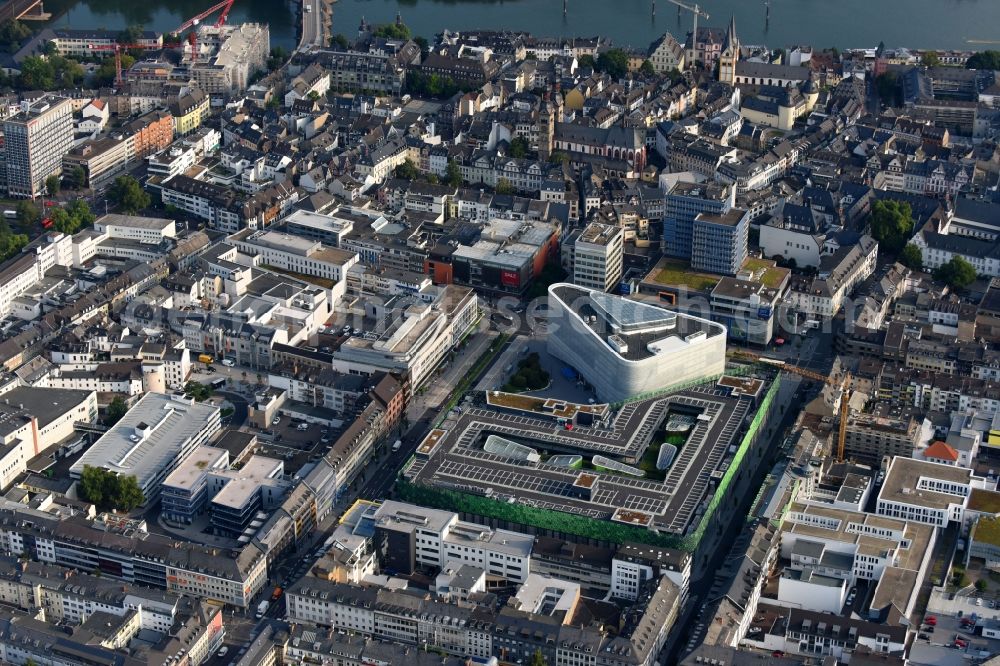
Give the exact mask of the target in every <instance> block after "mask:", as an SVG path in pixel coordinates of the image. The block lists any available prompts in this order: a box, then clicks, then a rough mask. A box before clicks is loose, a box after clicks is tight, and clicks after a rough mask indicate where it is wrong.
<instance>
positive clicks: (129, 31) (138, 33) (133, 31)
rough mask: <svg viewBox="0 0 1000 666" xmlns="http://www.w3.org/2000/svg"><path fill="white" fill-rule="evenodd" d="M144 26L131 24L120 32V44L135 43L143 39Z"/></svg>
mask: <svg viewBox="0 0 1000 666" xmlns="http://www.w3.org/2000/svg"><path fill="white" fill-rule="evenodd" d="M142 32H143V31H142V26H141V25H130V26H129V27H127V28H125V29H124V30H122V31H121V32H120V33H118V43H119V44H135V43H137V42H138V41H139V40H140V39H142Z"/></svg>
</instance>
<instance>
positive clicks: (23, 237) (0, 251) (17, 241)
mask: <svg viewBox="0 0 1000 666" xmlns="http://www.w3.org/2000/svg"><path fill="white" fill-rule="evenodd" d="M27 244H28V235H27V234H12V233H10V231H5V232H4V233H0V261H6V260H8V259H10V258H11V257H13V256H14V255H15V254H17V253H18V252H20V251H21V249H22V248H23V247H24V246H25V245H27Z"/></svg>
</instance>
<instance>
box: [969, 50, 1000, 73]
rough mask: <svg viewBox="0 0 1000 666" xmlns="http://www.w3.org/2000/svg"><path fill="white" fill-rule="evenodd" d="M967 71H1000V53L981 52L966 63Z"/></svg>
mask: <svg viewBox="0 0 1000 666" xmlns="http://www.w3.org/2000/svg"><path fill="white" fill-rule="evenodd" d="M965 68H966V69H1000V51H980V52H979V53H974V54H973V55H972V57H970V58H969V59H968V60H966V61H965Z"/></svg>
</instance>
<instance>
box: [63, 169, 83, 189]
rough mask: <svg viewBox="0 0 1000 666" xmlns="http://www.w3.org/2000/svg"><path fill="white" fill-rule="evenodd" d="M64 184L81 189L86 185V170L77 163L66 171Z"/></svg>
mask: <svg viewBox="0 0 1000 666" xmlns="http://www.w3.org/2000/svg"><path fill="white" fill-rule="evenodd" d="M66 184H67V185H68V186H69V187H71V188H73V189H74V190H82V189H83V188H84V187H85V186H86V185H87V172H86V171H84V170H83V167H82V166H80V165H79V164H76V165H74V166H72V167H71V168H70V169H69V171H67V172H66Z"/></svg>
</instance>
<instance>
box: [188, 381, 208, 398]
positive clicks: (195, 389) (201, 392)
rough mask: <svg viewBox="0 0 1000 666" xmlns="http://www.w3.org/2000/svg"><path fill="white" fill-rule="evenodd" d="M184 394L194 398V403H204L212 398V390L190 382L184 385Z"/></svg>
mask: <svg viewBox="0 0 1000 666" xmlns="http://www.w3.org/2000/svg"><path fill="white" fill-rule="evenodd" d="M184 394H185V395H187V396H188V397H189V398H194V400H195V402H205V401H206V400H208V399H209V398H211V397H212V388H211V387H210V386H205V385H204V384H201V383H199V382H194V381H192V382H188V383H187V384H185V385H184Z"/></svg>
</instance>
